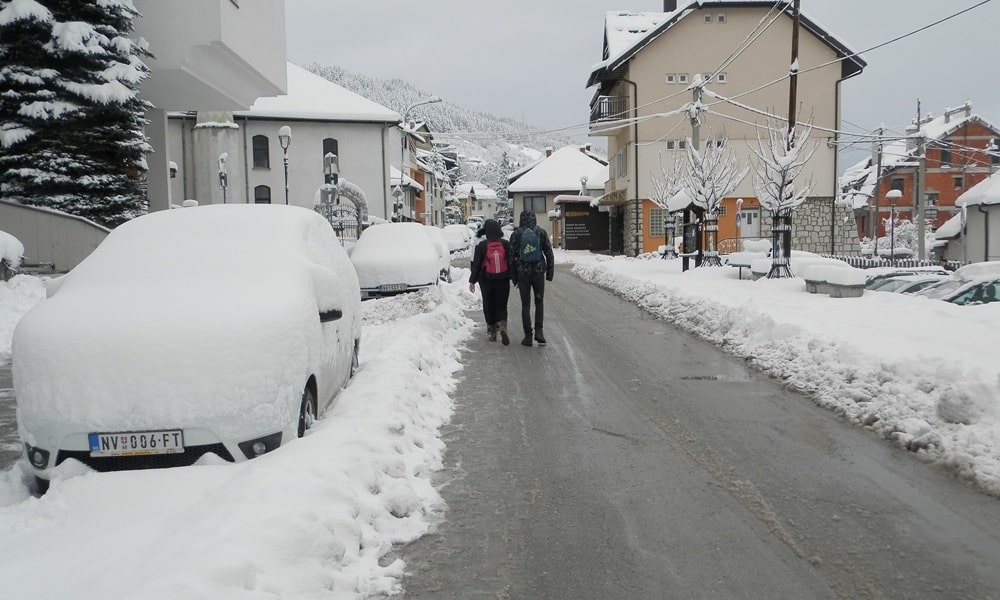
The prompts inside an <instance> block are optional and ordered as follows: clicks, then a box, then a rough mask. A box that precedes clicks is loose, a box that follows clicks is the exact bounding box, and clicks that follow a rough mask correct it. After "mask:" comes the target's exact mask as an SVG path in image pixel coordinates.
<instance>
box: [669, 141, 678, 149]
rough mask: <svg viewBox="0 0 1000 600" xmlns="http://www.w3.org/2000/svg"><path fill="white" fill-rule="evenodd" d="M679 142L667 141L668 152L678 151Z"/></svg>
mask: <svg viewBox="0 0 1000 600" xmlns="http://www.w3.org/2000/svg"><path fill="white" fill-rule="evenodd" d="M676 149H677V142H676V141H675V140H667V150H676Z"/></svg>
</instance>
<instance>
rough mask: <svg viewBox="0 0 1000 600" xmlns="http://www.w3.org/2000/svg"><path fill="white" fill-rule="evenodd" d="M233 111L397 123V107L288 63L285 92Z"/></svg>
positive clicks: (249, 114)
mask: <svg viewBox="0 0 1000 600" xmlns="http://www.w3.org/2000/svg"><path fill="white" fill-rule="evenodd" d="M234 114H237V115H241V116H250V117H276V118H283V119H304V120H318V121H376V122H380V123H399V122H400V120H401V119H402V117H400V115H399V113H397V112H396V111H394V110H392V109H389V108H386V107H384V106H382V105H381V104H379V103H377V102H373V101H371V100H369V99H367V98H365V97H364V96H361V95H358V94H355V93H354V92H352V91H350V90H347V89H345V88H343V87H341V86H339V85H337V84H336V83H334V82H332V81H330V80H328V79H326V78H324V77H320V76H319V75H316V74H314V73H311V72H309V71H308V70H306V69H304V68H302V67H300V66H298V65H295V64H292V63H288V94H285V95H282V96H269V97H263V98H257V100H256V101H255V102H254V103H253V105H251V106H250V110H246V111H239V112H236V113H234Z"/></svg>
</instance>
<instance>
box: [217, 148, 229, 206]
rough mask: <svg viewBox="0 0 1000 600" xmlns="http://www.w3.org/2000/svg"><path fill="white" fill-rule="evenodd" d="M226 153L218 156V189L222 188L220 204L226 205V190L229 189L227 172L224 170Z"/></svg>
mask: <svg viewBox="0 0 1000 600" xmlns="http://www.w3.org/2000/svg"><path fill="white" fill-rule="evenodd" d="M227 158H229V153H228V152H223V153H222V154H220V155H219V187H220V188H222V203H223V204H225V203H226V189H228V188H229V171H228V170H227V169H226V159H227Z"/></svg>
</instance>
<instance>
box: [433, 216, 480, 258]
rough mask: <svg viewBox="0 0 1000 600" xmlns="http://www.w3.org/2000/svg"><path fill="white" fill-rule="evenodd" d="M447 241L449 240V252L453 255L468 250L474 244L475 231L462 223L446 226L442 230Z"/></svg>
mask: <svg viewBox="0 0 1000 600" xmlns="http://www.w3.org/2000/svg"><path fill="white" fill-rule="evenodd" d="M441 233H443V234H444V237H445V239H446V240H448V250H449V251H450V252H452V253H455V252H462V251H464V250H468V249H469V246H470V245H471V244H472V237H473V235H475V234H474V232H473V231H471V230H469V228H468V227H466V226H465V225H463V224H462V223H454V224H452V225H445V226H444V227H443V228H442V229H441Z"/></svg>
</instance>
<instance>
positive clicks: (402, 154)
mask: <svg viewBox="0 0 1000 600" xmlns="http://www.w3.org/2000/svg"><path fill="white" fill-rule="evenodd" d="M435 102H441V98H438V97H437V96H431V97H430V98H427V99H424V100H421V101H419V102H414V103H413V104H411V105H409V106H407V107H406V110H404V111H403V123H402V125H401V128H400V134H399V189H400V191H402V189H403V177H404V174H403V173H404V172H405V170H406V169H405V168H404V166H403V165H404V161H405V160H406V146H407V143H406V132H407V128H408V127H409V122H410V111H411V110H413V109H414V108H416V107H418V106H423V105H424V104H434V103H435ZM395 195H396V194H395V193H393V196H395ZM397 203H401V200H399V199H397Z"/></svg>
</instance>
